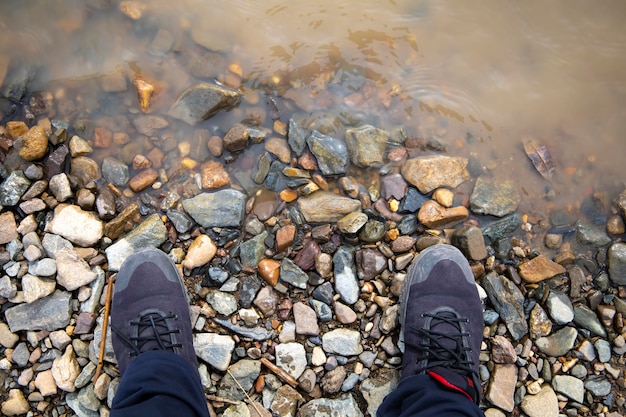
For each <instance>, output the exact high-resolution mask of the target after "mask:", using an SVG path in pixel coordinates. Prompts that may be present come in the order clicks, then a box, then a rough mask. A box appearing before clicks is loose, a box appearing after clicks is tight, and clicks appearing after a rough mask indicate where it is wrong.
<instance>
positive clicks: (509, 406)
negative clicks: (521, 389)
mask: <svg viewBox="0 0 626 417" xmlns="http://www.w3.org/2000/svg"><path fill="white" fill-rule="evenodd" d="M516 382H517V367H516V366H515V365H514V364H505V365H496V366H495V368H494V371H493V374H492V378H491V384H490V385H489V390H488V391H487V395H486V399H487V400H488V401H489V402H490V403H491V404H493V405H495V406H496V407H498V408H501V409H503V410H505V411H508V412H511V411H513V407H514V406H515V403H514V402H513V395H514V393H515V384H516Z"/></svg>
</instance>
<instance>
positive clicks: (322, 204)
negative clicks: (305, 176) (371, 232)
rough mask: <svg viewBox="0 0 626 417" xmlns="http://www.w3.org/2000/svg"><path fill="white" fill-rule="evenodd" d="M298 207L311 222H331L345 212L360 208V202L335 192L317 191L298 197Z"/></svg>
mask: <svg viewBox="0 0 626 417" xmlns="http://www.w3.org/2000/svg"><path fill="white" fill-rule="evenodd" d="M298 208H299V209H300V211H301V212H302V215H303V216H304V219H305V220H306V221H307V222H311V223H332V222H336V221H337V220H339V219H341V218H342V217H343V216H345V215H346V214H349V213H352V212H355V211H359V210H361V202H360V201H358V200H353V199H351V198H347V197H341V196H338V195H336V194H333V193H330V192H326V191H318V192H316V193H313V194H311V195H310V196H308V197H302V198H299V199H298Z"/></svg>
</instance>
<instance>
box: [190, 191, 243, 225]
mask: <svg viewBox="0 0 626 417" xmlns="http://www.w3.org/2000/svg"><path fill="white" fill-rule="evenodd" d="M245 200H246V196H245V195H244V194H243V193H241V192H239V191H237V190H232V189H228V190H220V191H216V192H214V193H202V194H199V195H197V196H196V197H193V198H189V199H186V200H183V208H184V209H185V211H186V212H187V213H188V214H189V215H190V216H191V217H193V219H194V220H195V221H196V222H198V223H199V224H200V225H201V226H202V227H240V226H241V224H242V222H243V215H244V209H245Z"/></svg>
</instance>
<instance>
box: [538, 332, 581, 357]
mask: <svg viewBox="0 0 626 417" xmlns="http://www.w3.org/2000/svg"><path fill="white" fill-rule="evenodd" d="M576 337H578V331H577V330H576V329H575V328H573V327H569V326H568V327H563V328H562V329H561V330H558V331H556V332H555V333H554V334H552V335H550V336H546V337H540V338H539V339H537V340H535V345H537V347H538V348H539V350H540V351H541V352H543V353H545V354H546V355H548V356H563V355H565V354H566V353H567V352H569V350H570V349H572V348H573V347H574V343H575V342H576Z"/></svg>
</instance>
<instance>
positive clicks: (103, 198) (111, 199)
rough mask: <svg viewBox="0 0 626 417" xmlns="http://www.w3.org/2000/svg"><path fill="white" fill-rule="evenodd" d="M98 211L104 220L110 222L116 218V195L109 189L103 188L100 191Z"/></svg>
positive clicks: (97, 201) (97, 203)
mask: <svg viewBox="0 0 626 417" xmlns="http://www.w3.org/2000/svg"><path fill="white" fill-rule="evenodd" d="M96 211H97V212H98V217H100V218H101V219H102V220H110V219H112V218H113V217H114V216H115V212H116V207H115V194H113V191H111V190H110V189H109V188H108V187H102V188H100V190H98V197H96Z"/></svg>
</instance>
